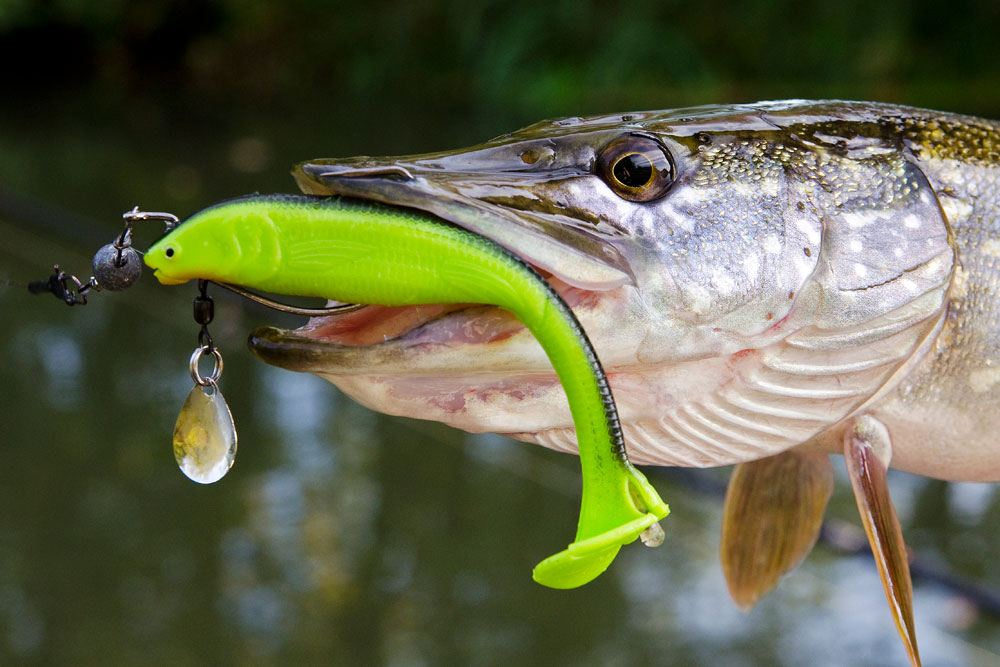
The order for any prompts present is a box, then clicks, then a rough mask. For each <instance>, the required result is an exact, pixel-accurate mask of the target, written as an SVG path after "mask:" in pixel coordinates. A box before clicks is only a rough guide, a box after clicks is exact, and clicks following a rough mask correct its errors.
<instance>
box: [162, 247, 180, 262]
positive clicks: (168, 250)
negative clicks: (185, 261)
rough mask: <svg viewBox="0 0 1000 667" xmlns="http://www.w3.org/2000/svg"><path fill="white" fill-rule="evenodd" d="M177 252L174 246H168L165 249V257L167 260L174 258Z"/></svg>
mask: <svg viewBox="0 0 1000 667" xmlns="http://www.w3.org/2000/svg"><path fill="white" fill-rule="evenodd" d="M176 252H177V251H176V250H174V247H173V246H172V245H168V246H167V247H166V248H164V249H163V256H164V257H166V258H167V259H170V258H171V257H173V256H174V254H175V253H176Z"/></svg>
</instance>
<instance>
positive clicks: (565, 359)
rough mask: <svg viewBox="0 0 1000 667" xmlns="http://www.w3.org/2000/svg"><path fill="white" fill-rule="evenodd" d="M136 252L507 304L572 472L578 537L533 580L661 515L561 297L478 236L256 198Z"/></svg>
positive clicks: (600, 550)
mask: <svg viewBox="0 0 1000 667" xmlns="http://www.w3.org/2000/svg"><path fill="white" fill-rule="evenodd" d="M145 262H146V264H147V265H148V266H149V267H150V268H152V269H154V270H155V275H156V277H157V278H158V279H159V281H160V282H161V283H164V284H178V283H183V282H186V281H188V280H192V279H205V280H212V281H215V282H220V283H229V284H235V285H240V286H245V287H250V288H254V289H259V290H264V291H267V292H274V293H279V294H291V295H299V296H317V297H325V298H328V299H333V300H336V301H343V302H351V303H366V304H378V305H383V306H403V305H419V304H430V303H456V302H459V303H483V304H490V305H494V306H498V307H500V308H503V309H504V310H508V311H510V312H511V313H513V314H514V315H516V316H517V317H518V318H519V319H520V320H521V322H523V323H524V325H525V326H526V327H527V328H528V329H529V330H530V331H531V332H532V333H533V334H534V336H535V338H536V339H537V340H538V342H539V343H540V344H541V346H542V348H543V349H544V350H545V353H546V354H547V355H548V357H549V360H550V361H551V362H552V365H553V367H554V368H555V371H556V374H557V375H558V376H559V380H560V381H561V382H562V386H563V388H564V390H565V392H566V396H567V398H568V399H569V406H570V411H571V413H572V416H573V422H574V425H575V427H576V434H577V442H578V444H579V450H580V464H581V467H582V470H583V498H582V501H581V508H580V520H579V523H578V527H577V532H576V540H575V541H574V542H573V543H572V544H570V545H569V547H568V548H566V549H565V550H563V551H561V552H559V553H557V554H555V555H554V556H551V557H549V558H547V559H545V560H544V561H542V562H541V563H539V564H538V565H537V566H536V567H535V569H534V573H533V576H534V578H535V580H536V581H537V582H539V583H541V584H544V585H545V586H550V587H553V588H574V587H576V586H581V585H583V584H585V583H587V582H588V581H591V580H592V579H594V578H595V577H597V576H598V575H599V574H601V573H602V572H603V571H604V570H605V569H607V567H608V566H609V565H610V564H611V561H612V560H614V557H615V556H616V555H617V553H618V550H619V549H620V548H621V546H622V545H624V544H628V543H630V542H632V541H634V540H635V539H636V538H637V537H638V536H639V535H640V534H642V533H643V532H644V531H646V530H647V529H650V528H651V527H652V526H653V524H655V523H656V522H657V521H659V520H660V519H662V518H663V517H665V516H666V515H667V514H668V513H669V509H668V508H667V505H666V504H665V503H664V502H663V501H662V500H661V499H660V497H659V495H658V494H657V492H656V490H655V489H654V488H653V487H652V485H651V484H649V482H648V481H647V480H646V478H645V477H644V476H643V474H642V473H641V472H639V471H638V470H636V469H635V467H633V466H632V464H631V463H630V462H629V460H628V457H627V455H626V453H625V445H624V441H623V439H622V433H621V429H620V427H619V423H618V413H617V410H616V408H615V404H614V399H613V398H612V396H611V390H610V388H609V386H608V382H607V378H606V377H605V374H604V371H603V369H602V368H601V364H600V362H599V361H598V359H597V356H596V354H595V353H594V350H593V347H592V346H591V344H590V341H589V340H588V339H587V336H586V334H585V333H584V331H583V329H582V328H581V326H580V324H579V322H578V321H577V319H576V317H575V316H574V315H573V312H572V311H571V310H570V308H569V306H568V305H566V303H565V302H564V301H563V300H562V298H561V297H560V296H559V295H558V294H557V293H556V292H555V290H554V289H553V288H552V287H551V286H550V285H549V284H548V283H547V282H546V281H545V279H544V278H542V277H541V276H540V275H539V274H538V272H537V271H535V270H534V269H533V268H532V267H531V266H529V265H528V264H526V263H525V262H523V261H521V260H520V259H519V258H517V257H516V256H514V255H513V254H511V253H510V252H509V251H507V250H505V249H504V248H502V247H500V246H499V245H497V244H495V243H493V242H492V241H490V240H488V239H486V238H484V237H482V236H479V235H476V234H473V233H472V232H469V231H466V230H464V229H461V228H458V227H455V226H453V225H450V224H447V223H444V222H442V221H441V220H440V219H438V218H435V217H434V216H432V215H430V214H426V213H423V212H421V211H417V210H412V209H403V208H394V207H390V206H384V205H379V204H373V203H370V202H359V201H356V200H348V199H330V198H319V197H308V196H297V195H254V196H250V197H245V198H242V199H236V200H233V201H229V202H224V203H221V204H218V205H216V206H212V207H210V208H207V209H205V210H203V211H200V212H199V213H196V214H195V215H193V216H191V217H190V218H189V219H188V220H186V221H185V222H184V223H183V224H181V225H180V226H178V227H176V228H175V229H173V230H172V231H170V232H169V233H168V234H166V235H165V236H164V237H163V238H161V239H160V240H159V241H157V242H156V243H155V244H154V245H153V247H151V248H150V249H149V251H148V252H147V253H146V256H145ZM652 530H656V528H653V529H652Z"/></svg>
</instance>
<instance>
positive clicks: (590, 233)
mask: <svg viewBox="0 0 1000 667" xmlns="http://www.w3.org/2000/svg"><path fill="white" fill-rule="evenodd" d="M522 143H523V142H522ZM536 143H537V142H528V143H526V144H524V145H521V144H518V145H516V146H514V147H513V148H512V147H511V146H501V147H493V146H487V147H485V148H480V149H473V150H468V151H458V152H456V153H452V154H435V155H428V156H416V157H412V158H398V159H393V158H384V159H372V158H367V157H361V158H347V159H338V160H314V161H310V162H303V163H301V164H299V165H297V166H296V167H295V169H294V170H293V172H292V173H293V176H294V177H295V180H296V181H297V183H298V185H299V187H300V188H301V189H302V191H303V192H305V193H307V194H314V195H345V196H350V197H358V198H361V199H370V200H374V201H378V202H381V203H384V204H390V205H396V206H404V207H409V208H415V209H420V210H423V211H427V212H429V213H432V214H434V215H436V216H438V217H439V218H442V219H443V220H446V221H448V222H450V223H453V224H455V225H458V226H460V227H464V228H466V229H468V230H470V231H473V232H475V233H477V234H480V235H481V236H484V237H486V238H488V239H490V240H492V241H494V242H495V243H497V244H499V245H501V246H504V247H505V248H507V249H508V250H510V251H511V252H513V253H514V254H515V255H517V256H519V257H521V258H522V259H524V260H525V261H527V262H529V263H531V264H532V265H534V266H536V267H537V268H540V269H542V270H544V271H547V272H550V273H552V274H554V275H556V276H558V277H559V278H560V279H561V280H563V281H564V282H566V283H567V284H569V285H573V286H575V287H579V288H583V289H589V290H608V289H614V288H615V287H618V286H620V285H624V284H629V283H634V280H635V278H634V275H633V273H632V270H631V267H630V265H629V262H628V260H627V258H626V257H625V256H624V254H623V252H622V250H621V249H620V245H619V243H618V241H620V240H621V239H620V238H618V237H619V236H620V233H619V231H618V230H616V229H613V228H610V227H607V226H601V225H600V224H594V223H593V221H591V220H586V221H581V220H579V219H575V218H574V217H573V216H572V215H571V214H567V213H566V212H565V211H564V210H562V208H561V207H562V204H561V203H560V201H558V197H556V198H553V197H552V196H551V194H550V191H551V190H552V189H553V187H554V188H555V189H556V190H558V189H559V188H561V187H563V186H564V185H569V184H572V183H574V182H575V181H579V180H585V179H588V178H592V176H591V175H590V174H589V171H588V170H587V169H586V168H584V166H579V165H570V164H566V165H555V166H553V168H549V169H536V170H530V169H525V167H526V165H525V163H524V162H523V158H521V157H515V158H513V161H512V158H511V155H513V156H519V155H521V154H526V153H527V152H528V151H535V152H538V151H539V150H540V149H538V148H537V147H534V145H535V144H536ZM522 148H523V150H522ZM549 150H550V151H551V149H549ZM493 163H496V164H493ZM486 165H492V168H486ZM497 202H501V203H499V204H498V203H497Z"/></svg>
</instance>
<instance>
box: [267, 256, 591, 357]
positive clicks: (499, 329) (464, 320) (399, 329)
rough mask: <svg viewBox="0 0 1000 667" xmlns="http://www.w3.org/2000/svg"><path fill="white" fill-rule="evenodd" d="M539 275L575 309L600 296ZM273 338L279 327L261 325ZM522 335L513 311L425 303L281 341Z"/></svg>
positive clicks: (369, 313) (349, 317) (338, 319)
mask: <svg viewBox="0 0 1000 667" xmlns="http://www.w3.org/2000/svg"><path fill="white" fill-rule="evenodd" d="M539 273H542V275H543V277H544V278H545V279H546V280H547V281H548V283H549V284H550V285H551V286H552V287H553V288H554V289H555V290H556V291H557V292H558V293H559V295H560V296H561V297H562V298H563V300H564V301H566V303H567V304H568V305H569V306H570V308H572V309H573V310H574V311H577V310H579V309H583V308H587V307H590V306H592V305H593V304H594V303H595V302H596V300H597V299H598V298H599V295H598V293H596V292H593V291H590V290H583V289H579V288H576V287H573V286H571V285H567V284H566V283H565V282H563V281H562V280H560V279H558V278H556V277H555V276H552V275H551V274H548V275H546V274H545V273H543V272H541V271H539ZM265 330H269V332H270V333H268V334H267V337H269V338H272V339H274V338H275V336H276V335H277V332H278V331H282V330H278V329H273V328H269V327H265V328H264V329H259V330H258V331H257V332H255V337H256V336H257V335H258V334H261V333H262V332H263V331H265ZM524 331H526V329H525V326H524V325H523V324H522V323H521V322H520V320H518V319H517V318H516V317H515V316H514V315H512V314H511V313H509V312H507V311H505V310H503V309H501V308H498V307H496V306H490V305H484V304H475V303H450V304H426V305H417V306H379V305H366V306H364V307H363V308H360V309H357V310H353V311H349V312H344V313H336V314H332V315H325V316H318V317H313V318H311V319H310V320H309V321H308V322H307V323H306V324H304V325H303V326H302V327H299V328H298V329H295V330H292V331H282V336H281V337H282V338H283V339H285V340H289V339H290V338H292V337H295V338H299V339H301V342H302V343H303V344H304V343H305V342H306V341H312V342H315V343H320V344H325V345H330V346H341V347H352V348H364V347H371V346H378V345H388V344H395V345H405V346H407V347H414V346H421V345H426V346H461V345H489V344H493V343H500V342H502V341H504V340H507V339H508V338H510V337H512V336H515V335H517V334H519V333H522V332H524Z"/></svg>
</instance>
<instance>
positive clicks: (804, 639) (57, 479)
mask: <svg viewBox="0 0 1000 667" xmlns="http://www.w3.org/2000/svg"><path fill="white" fill-rule="evenodd" d="M109 104H110V103H109ZM130 104H131V105H132V106H131V107H130V109H132V110H134V111H135V113H131V114H124V115H122V114H118V115H114V116H110V117H109V116H106V115H105V114H104V113H103V112H102V111H101V108H100V105H94V106H91V107H89V108H90V111H88V112H87V114H86V115H80V114H78V113H76V112H75V111H73V110H70V109H65V110H62V111H52V110H51V109H52V107H51V106H47V107H46V108H47V109H49V110H48V111H46V112H45V113H44V114H42V115H40V116H35V117H32V115H31V114H25V113H18V114H16V115H15V114H13V113H8V115H7V117H6V118H5V120H4V122H3V124H2V125H0V147H2V155H0V186H3V187H4V188H5V190H4V191H2V192H0V197H2V201H3V202H4V206H5V207H6V212H5V213H4V214H2V215H0V239H2V242H0V280H3V281H15V282H18V281H20V282H23V281H27V280H30V279H36V278H42V277H43V276H45V275H46V273H47V271H48V270H49V268H50V267H51V264H52V263H53V262H56V261H58V262H60V263H61V264H62V265H63V266H64V267H66V268H68V269H69V270H71V271H74V272H77V273H78V274H80V275H83V276H89V257H90V255H91V254H92V253H93V251H94V250H96V248H97V247H98V246H99V245H101V244H103V243H106V242H108V241H110V240H111V238H112V237H113V236H114V234H115V233H116V232H117V228H118V225H119V219H120V218H119V216H120V214H121V212H122V211H125V210H127V209H128V208H130V207H131V206H132V205H133V204H136V203H138V204H140V205H141V206H143V207H147V208H151V209H157V210H163V209H165V210H171V211H174V212H176V213H178V214H180V215H186V214H189V213H191V212H193V211H194V210H197V209H198V208H201V207H202V206H204V205H207V204H209V203H212V202H214V201H217V200H220V199H224V198H227V197H231V196H235V195H239V194H244V193H246V192H252V191H256V190H259V191H262V192H267V191H292V190H293V184H292V182H291V179H290V178H289V177H287V175H286V174H287V168H288V166H289V165H290V164H291V163H292V162H294V161H295V160H299V159H305V158H311V157H320V156H334V155H348V154H355V153H374V154H378V153H396V152H399V153H402V152H412V151H424V150H432V149H436V148H441V149H443V148H449V147H455V146H460V145H463V144H467V143H472V142H474V141H477V140H481V139H485V138H487V137H489V136H492V135H496V134H500V133H502V132H504V131H507V130H511V129H514V127H516V126H517V125H519V124H521V123H523V122H527V121H531V120H537V118H515V117H507V118H503V119H495V118H490V117H489V115H488V114H480V115H479V116H475V115H474V114H467V113H463V110H460V109H459V110H454V111H453V112H452V113H451V114H449V112H447V111H440V110H434V111H433V113H431V112H430V111H428V112H427V113H426V115H427V117H419V116H413V115H412V113H413V112H412V111H410V112H408V113H407V115H405V117H404V116H403V115H402V113H401V112H398V111H394V110H392V109H387V110H386V111H385V114H386V115H385V116H383V117H381V118H371V117H366V116H363V115H361V116H354V117H352V115H351V109H350V108H344V109H340V110H332V111H331V112H330V115H329V117H327V118H326V119H325V120H324V122H323V123H322V124H320V123H319V122H318V121H316V120H315V119H314V118H310V117H307V116H306V115H305V114H303V116H302V117H294V116H292V117H289V116H288V115H287V114H282V113H270V112H260V111H252V110H246V111H245V112H241V111H240V110H228V111H226V112H225V113H222V112H215V113H216V114H217V115H213V113H212V112H209V111H204V110H199V109H197V107H196V105H189V106H182V105H175V104H174V105H172V103H170V102H168V101H166V100H163V99H156V98H150V99H136V100H131V101H130ZM8 111H10V110H8ZM22 111H23V110H22ZM466 111H467V110H466ZM109 118H110V119H109ZM470 118H474V120H470ZM404 120H405V123H404V122H403V121H404ZM12 193H15V194H18V195H19V198H17V199H13V198H12ZM15 204H16V205H15ZM52 205H55V206H60V207H63V208H61V209H50V208H48V207H49V206H52ZM70 211H72V213H70ZM153 236H155V234H153V233H150V234H149V235H148V236H146V237H145V238H140V239H139V241H138V244H139V245H140V246H145V245H148V243H149V242H150V241H151V240H152V238H153ZM194 295H195V290H194V288H193V287H192V286H185V287H172V288H168V287H162V286H159V285H158V284H156V282H155V280H154V279H153V278H152V277H151V276H150V275H146V276H144V278H143V280H142V281H141V283H140V284H139V285H138V286H136V287H134V288H132V289H131V290H130V291H128V292H125V293H122V294H106V293H104V294H97V295H96V296H94V297H93V298H92V303H91V305H88V306H87V307H86V308H73V309H70V308H66V307H64V306H62V305H61V304H59V303H58V302H57V301H56V300H55V299H51V298H48V297H40V296H31V295H29V294H27V292H26V290H24V289H23V288H22V287H18V286H4V287H0V312H2V313H3V314H2V316H0V354H2V362H0V405H2V407H0V421H2V431H0V433H2V435H0V446H2V448H3V458H4V465H3V466H2V468H0V663H2V664H44V665H133V664H134V665H149V664H162V665H201V664H242V665H255V664H260V665H272V664H273V665H292V664H337V665H367V664H371V665H392V666H404V665H406V666H410V665H414V666H416V665H452V664H458V665H514V664H518V665H635V664H663V665H732V666H742V665H748V666H749V665H831V666H834V665H902V664H905V656H904V654H903V651H902V648H901V646H900V643H899V641H898V639H897V637H896V633H895V630H894V628H893V627H892V622H891V619H890V616H889V612H888V610H887V608H886V605H885V602H884V600H883V597H882V592H881V588H880V584H879V582H878V577H877V575H876V573H875V569H874V567H873V566H872V564H871V562H870V558H868V557H850V556H843V555H840V554H837V553H834V552H833V551H831V550H830V549H829V548H826V547H823V546H820V547H818V548H817V549H816V551H815V552H814V553H813V554H812V555H811V556H810V557H809V559H808V560H807V562H806V563H805V564H804V565H803V566H802V567H800V568H799V569H798V570H797V571H796V572H794V573H793V574H792V575H791V576H789V577H788V578H787V579H786V580H785V581H784V582H783V583H782V585H781V586H780V588H779V589H778V590H777V591H776V592H775V593H774V594H772V595H771V596H770V597H768V598H767V599H765V600H764V601H763V602H762V603H761V604H760V605H759V606H758V607H757V608H756V609H755V610H753V611H752V612H750V613H749V614H744V613H742V612H740V611H738V610H737V609H736V608H735V607H734V606H733V604H732V603H731V602H730V600H729V598H728V595H727V593H726V589H725V584H724V581H723V579H722V574H721V571H720V567H719V560H718V555H717V549H718V534H719V526H720V506H721V503H720V500H719V499H718V498H717V497H714V496H712V495H708V494H704V493H702V492H701V491H698V490H695V489H693V488H691V487H690V486H689V485H687V484H684V483H682V482H683V480H682V479H680V478H677V477H673V476H668V475H664V474H661V473H659V472H658V471H656V470H648V471H647V474H649V475H650V478H651V479H652V480H653V482H654V484H655V485H656V486H657V487H658V488H659V490H660V492H661V494H662V496H663V498H664V499H665V500H666V501H667V502H668V503H670V505H671V507H672V510H673V514H672V515H671V516H670V517H668V518H667V519H666V520H665V521H664V522H663V527H664V529H665V531H666V534H667V539H666V542H665V543H664V545H663V546H662V547H660V548H659V549H645V548H643V547H641V546H638V545H634V546H631V547H628V548H626V549H625V550H624V551H623V553H622V554H621V555H620V556H619V558H618V560H617V561H616V563H615V564H614V565H613V566H612V568H611V570H610V571H609V572H608V573H607V574H605V575H604V576H602V577H600V578H599V579H598V580H596V581H595V582H594V583H592V584H590V585H588V586H586V587H584V588H583V589H579V590H574V591H552V590H547V589H545V588H542V587H540V586H538V585H536V584H534V583H533V582H532V581H531V577H530V573H531V568H532V566H533V565H534V564H535V563H536V562H537V561H539V560H541V559H542V558H543V557H545V556H548V555H549V554H551V553H554V552H555V551H557V550H559V549H561V548H562V547H564V546H565V544H566V543H567V542H569V540H570V539H571V538H572V534H573V529H574V526H575V521H576V515H577V507H578V484H579V482H578V478H579V473H578V467H577V463H576V460H575V459H574V458H572V457H569V456H566V455H561V454H556V453H552V452H549V451H545V450H543V449H541V448H537V447H534V446H529V445H525V444H521V443H515V442H513V441H509V440H506V439H504V438H501V437H497V436H489V435H467V434H463V433H460V432H457V431H454V430H450V429H448V428H446V427H443V426H440V425H437V424H429V423H423V422H417V421H410V420H404V419H398V418H391V417H385V416H382V415H378V414H375V413H372V412H370V411H368V410H366V409H364V408H361V407H359V406H358V405H356V404H354V403H353V402H351V401H350V400H349V399H347V398H346V397H343V396H342V395H340V394H339V393H338V392H337V391H336V390H335V389H334V388H333V387H332V386H330V385H329V384H327V383H326V382H324V381H322V380H319V379H317V378H315V377H312V376H306V375H300V374H295V373H290V372H285V371H280V370H277V369H274V368H270V367H267V366H264V365H262V364H260V363H258V362H257V361H255V360H254V359H253V358H252V357H251V355H250V354H249V352H248V351H247V350H246V347H245V336H246V334H247V332H249V331H250V330H251V329H252V328H253V327H254V326H257V325H259V324H263V323H274V322H277V323H283V324H285V325H289V324H293V323H294V322H295V321H296V320H295V319H294V318H292V319H284V320H282V319H281V318H276V317H275V315H274V314H272V313H270V312H268V311H265V310H263V309H258V308H256V307H247V306H244V304H242V303H240V302H239V300H238V299H236V298H235V297H231V296H229V295H227V294H215V297H216V301H217V308H216V310H217V312H216V322H215V323H214V324H213V326H212V330H213V334H214V336H215V339H216V341H217V343H218V344H219V345H220V347H221V349H222V351H223V354H224V355H225V360H226V366H225V372H224V374H223V378H222V381H221V387H222V391H223V392H224V394H225V396H226V399H227V400H228V402H229V405H230V407H231V409H232V412H233V415H234V417H235V420H236V423H237V428H238V430H239V438H240V440H239V454H238V456H237V460H236V465H235V467H234V468H233V470H232V471H231V472H230V474H229V475H228V476H227V477H225V478H224V479H223V480H222V481H221V482H219V483H217V484H215V485H211V486H200V485H197V484H194V483H192V482H190V481H188V480H187V479H186V478H185V477H184V476H183V475H182V474H181V473H180V472H179V471H178V470H177V467H176V465H175V463H174V460H173V456H172V452H171V441H170V436H171V431H172V428H173V423H174V420H175V419H176V416H177V411H178V409H179V408H180V405H181V403H182V402H183V400H184V396H185V395H186V393H187V392H188V391H189V389H190V387H191V380H190V377H189V375H188V371H187V361H188V356H189V355H190V353H191V351H192V349H193V348H194V345H195V341H196V336H197V327H196V325H195V324H194V322H193V321H192V319H191V314H190V300H191V299H192V298H193V297H194ZM837 465H838V466H839V468H838V470H839V471H840V472H839V473H838V474H839V481H838V490H837V494H836V495H835V497H834V501H833V503H832V505H831V510H830V515H831V516H833V517H836V518H839V519H841V520H846V521H849V522H851V523H853V524H854V525H858V521H857V519H856V516H855V514H856V512H855V510H854V507H853V500H852V499H851V497H850V492H849V488H848V486H847V484H846V482H845V478H844V475H843V472H842V468H843V464H842V462H841V461H839V460H838V461H837ZM727 475H728V471H725V470H723V471H719V472H718V474H713V473H709V477H708V479H709V480H710V481H711V480H716V481H724V480H725V478H726V476H727ZM892 483H893V485H894V497H895V499H896V502H897V507H898V509H899V511H900V514H901V518H902V521H903V525H904V532H905V534H906V535H907V539H908V543H909V545H910V546H911V547H912V548H913V549H914V550H915V551H916V553H917V555H918V558H920V559H923V560H925V561H926V562H930V563H934V564H942V565H944V566H946V567H948V568H951V569H953V570H954V571H955V572H957V573H960V574H961V575H963V576H966V577H968V578H970V579H971V580H972V581H974V582H978V583H979V584H981V585H983V586H985V587H987V588H990V587H992V588H993V589H997V588H1000V574H998V572H997V568H996V565H995V563H996V556H995V554H997V553H998V551H1000V502H998V499H997V496H996V493H995V491H994V487H993V486H990V485H974V484H945V483H942V482H936V481H929V480H924V479H919V478H915V477H912V476H907V475H902V474H900V475H896V476H894V477H893V478H892ZM915 597H916V608H917V628H918V636H919V639H920V645H921V652H922V654H923V656H924V657H925V663H924V664H925V665H996V664H1000V658H998V652H1000V623H998V621H997V618H995V617H991V616H990V615H988V614H985V613H981V612H978V611H977V609H976V607H975V606H973V605H971V604H970V603H969V602H968V601H967V600H965V599H964V598H962V597H961V596H959V595H958V594H957V593H956V592H955V591H954V590H951V589H948V588H944V587H941V586H938V585H936V584H933V583H928V582H921V581H919V580H918V582H917V584H916V594H915Z"/></svg>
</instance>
